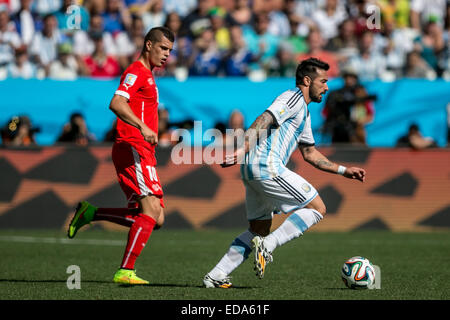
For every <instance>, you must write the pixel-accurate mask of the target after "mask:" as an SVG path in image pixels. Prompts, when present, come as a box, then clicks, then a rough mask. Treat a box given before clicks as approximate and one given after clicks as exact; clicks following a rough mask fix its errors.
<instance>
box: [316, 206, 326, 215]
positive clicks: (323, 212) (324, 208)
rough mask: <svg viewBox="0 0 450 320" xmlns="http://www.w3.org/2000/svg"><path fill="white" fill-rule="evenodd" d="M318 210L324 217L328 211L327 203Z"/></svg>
mask: <svg viewBox="0 0 450 320" xmlns="http://www.w3.org/2000/svg"><path fill="white" fill-rule="evenodd" d="M316 211H318V212H319V213H320V214H321V215H322V217H324V216H325V214H326V213H327V207H326V206H325V204H322V205H321V206H319V207H318V208H317V209H316Z"/></svg>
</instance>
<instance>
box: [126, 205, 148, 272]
mask: <svg viewBox="0 0 450 320" xmlns="http://www.w3.org/2000/svg"><path fill="white" fill-rule="evenodd" d="M134 218H135V221H134V223H133V224H132V226H131V228H130V231H129V232H128V243H127V246H126V248H125V254H124V256H123V260H122V265H121V266H120V267H121V268H123V269H130V270H133V269H134V263H135V262H136V259H137V257H139V255H140V253H141V251H142V249H144V246H145V244H146V243H147V241H148V238H149V237H150V235H151V234H152V231H153V228H154V227H155V224H156V221H155V220H154V219H153V218H151V217H149V216H147V215H145V214H142V213H139V214H138V215H135V216H134Z"/></svg>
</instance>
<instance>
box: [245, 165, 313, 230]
mask: <svg viewBox="0 0 450 320" xmlns="http://www.w3.org/2000/svg"><path fill="white" fill-rule="evenodd" d="M243 181H244V186H245V207H246V209H247V219H248V220H249V221H250V220H267V219H272V217H273V213H274V212H275V213H277V212H279V211H281V212H283V213H289V212H291V211H294V210H297V209H300V208H303V207H304V206H306V205H307V204H308V203H309V202H311V201H312V200H313V199H314V198H315V197H316V196H317V190H316V189H315V188H314V187H313V186H312V185H311V184H310V183H309V182H308V181H306V180H305V179H303V178H302V177H301V176H299V175H298V174H296V173H295V172H292V171H290V170H286V171H284V172H283V173H282V174H281V175H280V176H277V177H275V178H272V179H267V180H243Z"/></svg>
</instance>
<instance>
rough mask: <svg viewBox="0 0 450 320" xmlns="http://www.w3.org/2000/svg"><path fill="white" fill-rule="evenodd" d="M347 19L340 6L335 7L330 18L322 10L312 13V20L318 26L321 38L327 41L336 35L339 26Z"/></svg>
mask: <svg viewBox="0 0 450 320" xmlns="http://www.w3.org/2000/svg"><path fill="white" fill-rule="evenodd" d="M346 18H347V13H346V12H345V9H344V8H343V7H342V6H339V5H338V6H337V7H336V11H335V12H334V14H333V15H332V16H328V15H327V13H326V11H325V10H324V9H320V10H317V11H315V12H314V13H313V15H312V19H313V21H314V22H315V23H316V24H317V25H318V27H319V29H320V33H321V34H322V37H323V38H324V39H326V40H327V41H328V40H329V39H331V38H334V37H335V36H337V34H338V28H339V25H340V24H341V23H342V21H344V20H345V19H346Z"/></svg>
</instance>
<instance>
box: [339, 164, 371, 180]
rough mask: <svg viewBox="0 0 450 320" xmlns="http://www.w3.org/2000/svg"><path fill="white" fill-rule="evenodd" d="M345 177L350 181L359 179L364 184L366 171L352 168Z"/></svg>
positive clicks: (345, 173) (347, 170)
mask: <svg viewBox="0 0 450 320" xmlns="http://www.w3.org/2000/svg"><path fill="white" fill-rule="evenodd" d="M344 177H346V178H349V179H357V180H359V181H361V182H364V180H365V179H366V170H364V169H361V168H357V167H350V168H347V169H346V170H345V172H344Z"/></svg>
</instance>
